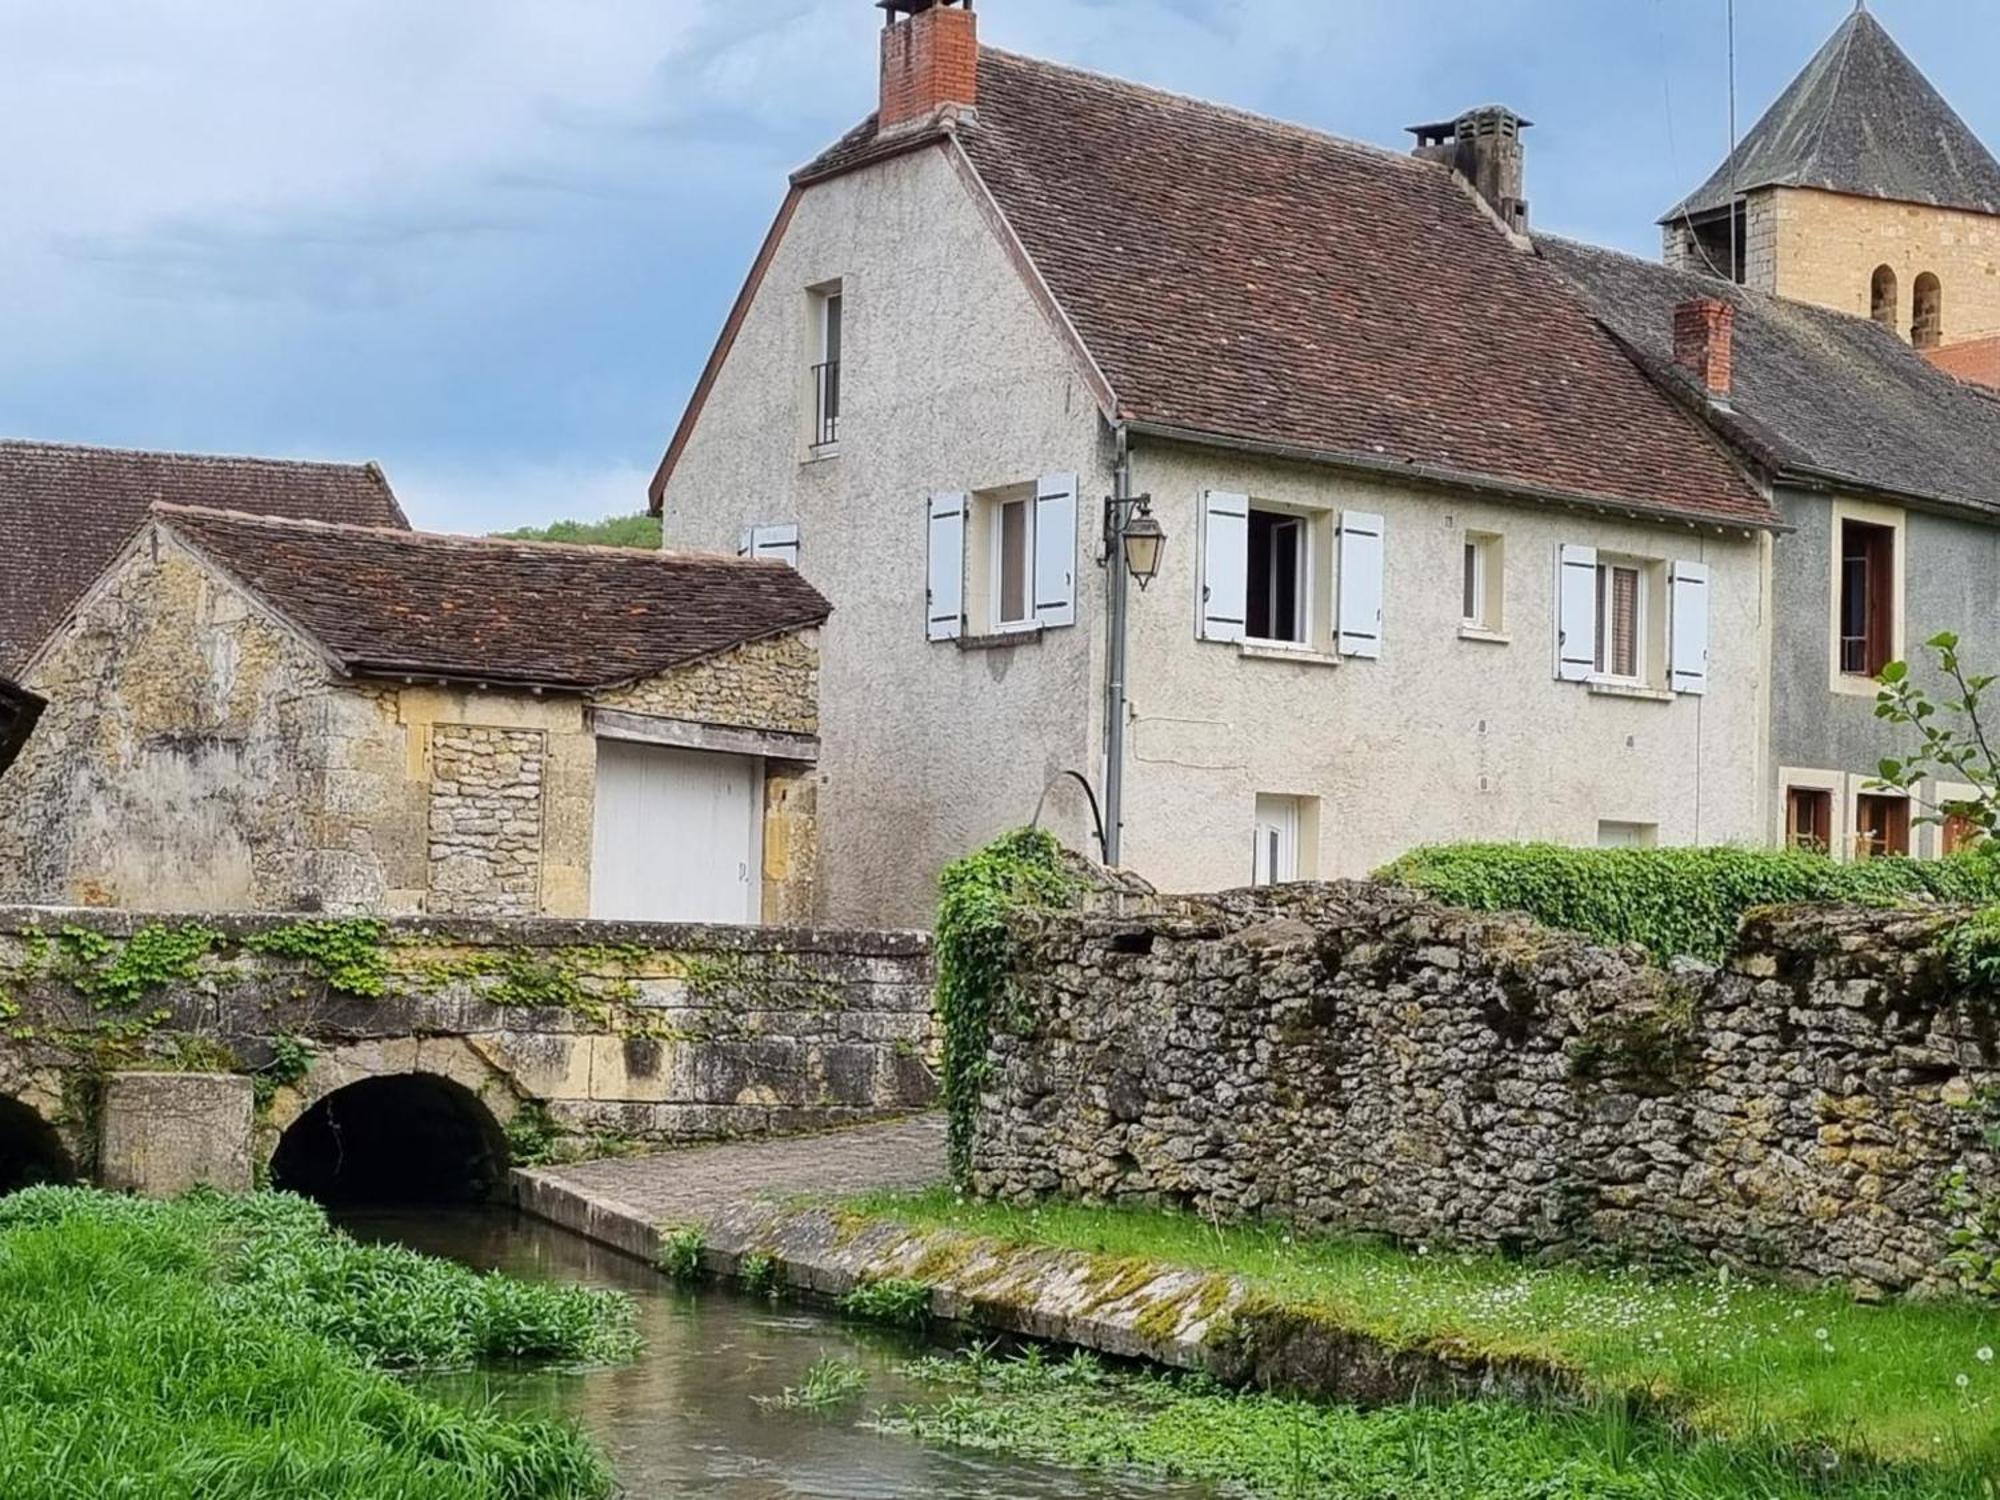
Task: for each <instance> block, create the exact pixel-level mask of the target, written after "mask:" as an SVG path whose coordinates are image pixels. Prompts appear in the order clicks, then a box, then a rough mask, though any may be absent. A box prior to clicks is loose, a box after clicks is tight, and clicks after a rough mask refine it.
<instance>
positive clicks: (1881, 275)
mask: <svg viewBox="0 0 2000 1500" xmlns="http://www.w3.org/2000/svg"><path fill="white" fill-rule="evenodd" d="M1868 315H1869V316H1870V317H1871V318H1873V319H1874V320H1875V321H1876V322H1878V323H1880V324H1881V325H1882V326H1883V327H1884V328H1887V329H1889V330H1890V331H1891V332H1892V333H1893V332H1894V331H1895V329H1896V272H1895V268H1894V267H1892V266H1877V267H1876V268H1875V276H1874V279H1873V280H1872V281H1870V282H1869V284H1868Z"/></svg>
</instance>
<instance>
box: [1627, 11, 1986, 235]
mask: <svg viewBox="0 0 2000 1500" xmlns="http://www.w3.org/2000/svg"><path fill="white" fill-rule="evenodd" d="M1732 184H1733V185H1734V187H1735V190H1736V192H1738V193H1747V192H1750V191H1751V190H1753V189H1755V188H1764V187H1803V188H1821V189H1824V190H1825V191H1827V192H1832V193H1852V194H1855V195H1857V196H1860V197H1864V198H1887V199H1891V200H1893V201H1895V202H1898V203H1929V204H1934V205H1936V206H1937V207H1939V208H1962V209H1970V210H1972V211H1973V212H1975V213H1988V214H2000V162H1996V161H1995V160H1994V159H1993V153H1992V152H1990V151H1988V150H1987V149H1986V147H1985V146H1984V145H1982V144H1981V143H1980V140H1979V137H1978V136H1976V135H1974V134H1973V133H1972V130H1971V127H1969V126H1968V125H1967V124H1966V123H1965V121H1963V120H1961V119H1960V118H1959V117H1958V113H1957V111H1956V110H1954V109H1953V108H1952V107H1951V106H1950V105H1949V104H1947V103H1946V102H1945V99H1944V95H1942V94H1940V93H1939V92H1938V91H1937V90H1936V89H1935V88H1933V87H1932V86H1931V81H1930V80H1929V79H1928V78H1926V77H1924V75H1923V74H1922V73H1921V72H1920V71H1919V70H1918V68H1917V65H1916V64H1915V63H1913V62H1911V61H1910V58H1909V55H1908V54H1907V53H1905V52H1904V51H1903V49H1902V48H1901V47H1898V46H1897V45H1896V43H1895V40H1894V38H1892V37H1891V36H1890V35H1889V33H1888V32H1887V31H1885V30H1883V29H1882V23H1881V22H1880V21H1877V20H1876V19H1875V17H1874V16H1872V15H1870V14H1869V13H1868V12H1867V11H1866V10H1856V11H1855V12H1854V14H1853V15H1851V16H1849V17H1848V18H1847V20H1846V22H1845V23H1844V24H1843V25H1842V26H1841V28H1840V29H1839V30H1838V31H1836V32H1835V33H1834V34H1833V35H1832V37H1830V38H1829V39H1828V41H1827V43H1826V45H1825V46H1824V47H1822V48H1820V49H1819V52H1818V53H1817V54H1816V55H1815V56H1814V58H1813V60H1812V61H1811V62H1809V63H1807V64H1806V67H1805V71H1804V72H1802V73H1800V74H1799V76H1798V77H1797V78H1795V79H1793V80H1792V83H1791V87H1789V88H1787V89H1786V90H1785V92H1784V93H1782V94H1780V95H1779V96H1778V102H1777V103H1776V104H1773V105H1772V106H1771V107H1770V109H1769V110H1767V111H1766V112H1765V114H1764V118H1763V119H1761V120H1759V121H1758V122H1757V123H1756V125H1755V126H1754V127H1752V129H1751V131H1750V133H1749V134H1748V135H1747V136H1745V137H1744V138H1743V139H1742V141H1741V142H1740V143H1739V144H1738V145H1737V148H1736V152H1735V154H1734V155H1733V156H1732V157H1730V158H1729V159H1728V160H1727V161H1725V162H1723V164H1722V165H1721V166H1720V167H1718V168H1716V171H1715V175H1714V176H1713V177H1711V178H1709V179H1708V181H1707V182H1705V183H1703V184H1702V185H1701V186H1700V187H1699V188H1697V189H1696V190H1695V191H1694V192H1693V193H1692V194H1690V195H1689V196H1688V197H1687V198H1685V199H1684V200H1682V201H1681V202H1680V203H1679V204H1677V205H1676V206H1675V207H1674V208H1673V210H1672V211H1671V212H1669V213H1668V214H1667V215H1666V216H1665V217H1664V218H1662V219H1661V221H1660V222H1661V223H1663V224H1664V223H1669V222H1671V221H1673V220H1675V219H1679V218H1682V217H1684V216H1693V215H1698V214H1704V213H1708V212H1711V211H1713V210H1715V209H1719V208H1724V207H1727V206H1728V203H1729V196H1730V189H1731V185H1732Z"/></svg>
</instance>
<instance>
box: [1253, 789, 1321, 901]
mask: <svg viewBox="0 0 2000 1500" xmlns="http://www.w3.org/2000/svg"><path fill="white" fill-rule="evenodd" d="M1318 808H1319V799H1318V798H1316V797H1283V796H1276V795H1273V794H1268V793H1260V794H1259V795H1258V798H1257V808H1256V821H1255V826H1254V831H1253V835H1252V840H1251V855H1250V883H1251V884H1252V885H1285V884H1288V883H1289V882H1291V881H1294V880H1310V879H1312V878H1313V875H1314V873H1315V871H1316V869H1317V860H1316V857H1315V853H1314V846H1315V844H1316V842H1317V837H1318V825H1319V819H1318Z"/></svg>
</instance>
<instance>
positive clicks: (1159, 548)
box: [1104, 495, 1167, 592]
mask: <svg viewBox="0 0 2000 1500" xmlns="http://www.w3.org/2000/svg"><path fill="white" fill-rule="evenodd" d="M1166 546H1167V533H1166V531H1165V530H1164V529H1163V528H1162V527H1161V525H1160V523H1159V522H1158V521H1157V520H1155V519H1154V517H1153V497H1152V496H1151V495H1133V496H1130V497H1128V498H1124V499H1120V498H1118V497H1115V496H1114V497H1112V498H1111V499H1108V500H1106V501H1105V502H1104V553H1105V559H1106V561H1108V562H1110V563H1111V564H1112V565H1113V566H1114V567H1115V566H1116V565H1117V559H1118V557H1119V554H1120V553H1121V552H1122V553H1123V554H1124V558H1125V569H1126V571H1127V572H1129V573H1130V574H1131V575H1132V581H1133V582H1134V583H1136V584H1138V585H1139V588H1140V591H1141V592H1144V590H1145V587H1146V585H1147V584H1149V583H1151V582H1152V581H1153V580H1154V579H1155V578H1157V577H1159V576H1160V554H1161V553H1163V552H1164V551H1165V550H1166Z"/></svg>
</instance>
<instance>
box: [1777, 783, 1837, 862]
mask: <svg viewBox="0 0 2000 1500" xmlns="http://www.w3.org/2000/svg"><path fill="white" fill-rule="evenodd" d="M1785 843H1786V844H1787V845H1789V846H1790V847H1791V848H1794V849H1809V850H1811V851H1813V852H1814V853H1817V854H1831V853H1832V852H1833V792H1832V790H1831V789H1829V788H1827V787H1817V786H1788V787H1786V788H1785Z"/></svg>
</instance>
